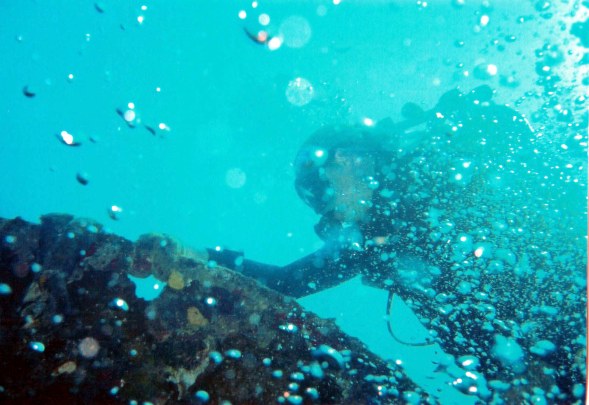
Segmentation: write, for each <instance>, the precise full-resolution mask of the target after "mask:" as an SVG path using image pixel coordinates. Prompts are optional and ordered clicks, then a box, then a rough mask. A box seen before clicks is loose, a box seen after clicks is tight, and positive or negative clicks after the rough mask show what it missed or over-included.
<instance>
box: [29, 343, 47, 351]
mask: <svg viewBox="0 0 589 405" xmlns="http://www.w3.org/2000/svg"><path fill="white" fill-rule="evenodd" d="M29 347H30V348H31V349H33V350H34V351H36V352H39V353H43V352H44V351H45V345H44V344H43V343H41V342H31V343H29Z"/></svg>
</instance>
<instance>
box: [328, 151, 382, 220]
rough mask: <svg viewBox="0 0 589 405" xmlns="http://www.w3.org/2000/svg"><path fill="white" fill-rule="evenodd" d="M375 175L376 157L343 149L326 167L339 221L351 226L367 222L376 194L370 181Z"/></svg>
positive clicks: (334, 207) (336, 153)
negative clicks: (373, 197) (374, 194)
mask: <svg viewBox="0 0 589 405" xmlns="http://www.w3.org/2000/svg"><path fill="white" fill-rule="evenodd" d="M374 172H375V161H374V157H371V156H360V155H357V154H354V153H353V152H349V151H342V150H337V151H336V152H335V156H334V160H333V162H332V163H330V164H328V165H327V166H326V167H325V175H326V177H327V180H328V181H329V182H330V184H331V187H332V188H333V191H334V206H333V210H334V213H335V217H336V219H338V220H340V221H342V222H349V223H362V222H365V221H366V220H368V210H369V208H370V205H371V204H370V201H371V200H372V195H373V193H374V191H373V190H372V189H371V188H370V186H369V181H368V180H367V179H368V178H369V177H371V176H372V177H373V176H374V174H375V173H374Z"/></svg>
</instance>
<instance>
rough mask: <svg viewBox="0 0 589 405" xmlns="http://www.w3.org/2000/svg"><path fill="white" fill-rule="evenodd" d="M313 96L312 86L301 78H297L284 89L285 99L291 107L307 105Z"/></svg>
mask: <svg viewBox="0 0 589 405" xmlns="http://www.w3.org/2000/svg"><path fill="white" fill-rule="evenodd" d="M314 95H315V90H314V89H313V85H312V84H311V83H310V82H309V81H308V80H307V79H304V78H302V77H297V78H295V79H293V80H291V81H290V82H288V86H287V87H286V99H287V100H288V102H289V103H291V104H292V105H296V106H297V107H302V106H304V105H306V104H309V103H310V102H311V100H312V99H313V96H314Z"/></svg>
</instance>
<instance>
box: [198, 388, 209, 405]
mask: <svg viewBox="0 0 589 405" xmlns="http://www.w3.org/2000/svg"><path fill="white" fill-rule="evenodd" d="M194 397H195V398H196V399H197V401H199V402H200V403H201V404H204V403H207V402H209V399H210V398H211V396H210V395H209V393H208V392H206V391H203V390H198V391H196V393H195V394H194Z"/></svg>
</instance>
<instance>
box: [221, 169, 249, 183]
mask: <svg viewBox="0 0 589 405" xmlns="http://www.w3.org/2000/svg"><path fill="white" fill-rule="evenodd" d="M246 180H247V175H246V174H245V172H244V171H243V170H241V169H240V168H239V167H235V168H232V169H229V170H227V173H225V183H226V184H227V185H228V186H229V187H231V188H241V187H243V186H244V185H245V182H246Z"/></svg>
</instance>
